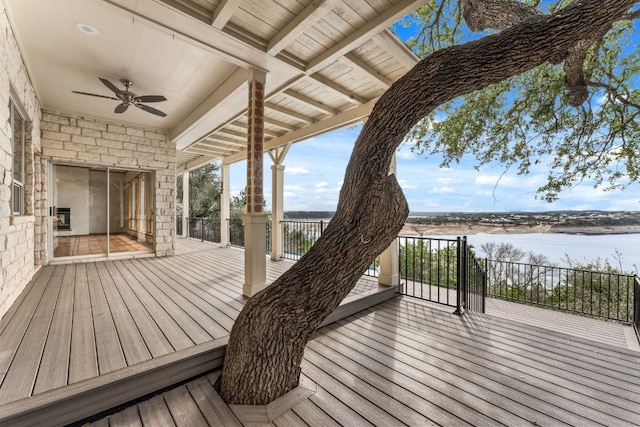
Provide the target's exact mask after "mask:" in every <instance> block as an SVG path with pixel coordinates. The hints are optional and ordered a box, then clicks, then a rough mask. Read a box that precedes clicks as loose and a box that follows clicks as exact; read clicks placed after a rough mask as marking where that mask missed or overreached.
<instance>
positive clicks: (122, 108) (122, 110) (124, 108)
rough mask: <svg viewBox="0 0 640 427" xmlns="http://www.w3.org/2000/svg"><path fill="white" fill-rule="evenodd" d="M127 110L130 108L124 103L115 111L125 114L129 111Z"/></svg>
mask: <svg viewBox="0 0 640 427" xmlns="http://www.w3.org/2000/svg"><path fill="white" fill-rule="evenodd" d="M127 108H129V105H128V104H124V103H122V104H118V106H117V107H116V109H115V110H114V111H115V112H116V113H124V112H125V111H127Z"/></svg>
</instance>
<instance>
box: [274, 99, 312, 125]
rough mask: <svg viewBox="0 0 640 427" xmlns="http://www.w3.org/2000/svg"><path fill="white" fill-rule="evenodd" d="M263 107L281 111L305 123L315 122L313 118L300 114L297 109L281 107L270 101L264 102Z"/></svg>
mask: <svg viewBox="0 0 640 427" xmlns="http://www.w3.org/2000/svg"><path fill="white" fill-rule="evenodd" d="M264 108H269V109H270V110H273V111H277V112H278V113H282V114H284V115H287V116H289V117H293V118H295V119H298V120H300V121H302V122H305V123H310V124H311V123H315V122H316V121H315V120H313V119H312V118H311V117H309V116H305V115H304V114H300V113H298V112H297V111H293V110H290V109H288V108H284V107H281V106H279V105H276V104H273V103H271V102H266V103H265V104H264Z"/></svg>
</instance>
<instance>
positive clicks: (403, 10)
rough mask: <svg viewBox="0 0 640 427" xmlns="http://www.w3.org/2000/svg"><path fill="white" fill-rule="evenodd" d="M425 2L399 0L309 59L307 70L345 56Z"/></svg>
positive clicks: (312, 69)
mask: <svg viewBox="0 0 640 427" xmlns="http://www.w3.org/2000/svg"><path fill="white" fill-rule="evenodd" d="M424 3H425V0H402V1H399V2H398V3H396V4H395V5H393V6H391V7H390V8H389V9H387V10H386V11H385V13H383V14H381V15H378V16H377V17H375V18H373V19H371V20H370V21H368V22H367V23H366V24H365V25H363V26H362V27H360V28H359V29H357V30H356V31H354V32H353V33H351V34H350V35H349V36H348V37H345V38H344V39H342V40H341V41H340V42H338V43H336V44H335V45H334V46H333V47H331V48H330V49H327V50H326V51H325V52H324V53H322V54H320V55H318V56H317V57H316V58H314V59H313V60H311V61H309V63H308V64H307V68H306V72H307V73H308V74H312V73H314V72H316V71H319V70H321V69H323V68H325V67H327V66H328V65H330V64H333V63H334V62H335V61H337V60H338V58H340V57H341V56H344V54H345V53H347V52H350V51H352V50H353V49H356V48H358V47H360V46H362V45H363V44H364V43H366V42H367V41H368V40H369V39H371V38H372V37H373V36H375V35H376V34H378V33H380V32H382V31H383V30H385V29H386V28H387V27H389V25H391V24H393V23H394V22H396V21H397V20H398V19H400V18H402V17H403V16H406V15H407V14H409V13H411V12H413V11H414V10H416V9H417V8H418V7H420V6H422V4H424Z"/></svg>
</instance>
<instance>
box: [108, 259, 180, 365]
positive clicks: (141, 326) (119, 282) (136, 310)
mask: <svg viewBox="0 0 640 427" xmlns="http://www.w3.org/2000/svg"><path fill="white" fill-rule="evenodd" d="M105 265H106V267H107V270H108V271H109V273H110V274H111V278H112V280H113V284H114V285H115V289H114V290H113V292H117V293H118V294H119V296H120V298H122V301H123V302H124V305H125V308H126V309H127V311H128V313H129V316H127V320H129V319H130V321H131V322H132V323H133V324H135V327H136V328H137V329H138V332H139V333H140V337H141V338H142V341H143V342H144V345H145V347H146V349H147V350H148V352H149V354H150V355H151V357H158V356H162V355H163V354H167V353H169V352H171V351H173V350H174V349H173V347H172V346H171V344H170V343H169V340H168V339H167V338H166V336H165V335H164V332H163V331H162V330H161V329H160V327H158V325H157V324H156V322H155V320H154V316H152V315H151V314H150V313H149V312H148V311H147V309H146V307H145V306H144V303H143V302H142V301H141V300H140V295H139V294H136V292H135V290H134V285H135V284H136V283H135V280H134V279H133V277H132V276H130V275H128V274H126V272H125V275H123V274H122V272H121V271H120V269H119V268H118V265H119V262H118V261H115V262H112V263H106V264H105ZM127 279H129V280H127ZM136 288H139V287H137V286H136ZM114 295H115V294H114ZM133 296H135V298H132V297H133ZM148 358H149V357H148V356H147V354H146V353H143V354H141V360H146V359H148ZM130 364H131V363H130Z"/></svg>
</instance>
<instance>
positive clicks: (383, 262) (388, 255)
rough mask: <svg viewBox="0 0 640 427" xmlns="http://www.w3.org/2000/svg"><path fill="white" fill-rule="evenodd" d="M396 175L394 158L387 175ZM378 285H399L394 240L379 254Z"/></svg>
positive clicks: (398, 267)
mask: <svg viewBox="0 0 640 427" xmlns="http://www.w3.org/2000/svg"><path fill="white" fill-rule="evenodd" d="M395 173H396V156H395V154H394V155H393V158H392V159H391V166H390V167H389V174H395ZM378 283H379V284H381V285H387V286H395V285H399V284H400V259H399V242H398V239H395V240H394V241H393V242H391V244H390V245H389V247H388V248H387V249H385V251H384V252H382V253H381V254H380V275H379V276H378Z"/></svg>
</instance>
